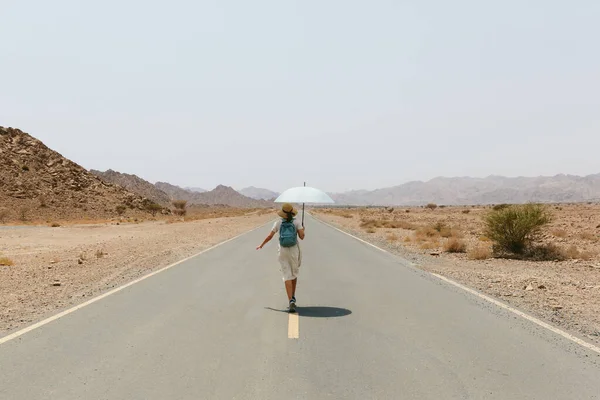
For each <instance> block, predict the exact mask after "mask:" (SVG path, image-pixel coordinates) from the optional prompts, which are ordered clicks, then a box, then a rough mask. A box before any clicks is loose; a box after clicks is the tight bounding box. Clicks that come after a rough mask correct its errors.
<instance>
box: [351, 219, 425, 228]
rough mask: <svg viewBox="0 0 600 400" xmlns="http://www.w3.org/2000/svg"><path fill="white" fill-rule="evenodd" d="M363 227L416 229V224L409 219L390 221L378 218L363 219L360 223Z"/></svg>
mask: <svg viewBox="0 0 600 400" xmlns="http://www.w3.org/2000/svg"><path fill="white" fill-rule="evenodd" d="M360 227H361V228H365V229H368V228H388V229H406V230H414V229H415V226H414V225H413V224H411V223H410V222H408V221H402V220H400V221H390V220H378V219H363V220H362V221H361V223H360Z"/></svg>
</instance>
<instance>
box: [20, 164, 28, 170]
mask: <svg viewBox="0 0 600 400" xmlns="http://www.w3.org/2000/svg"><path fill="white" fill-rule="evenodd" d="M21 169H22V170H23V171H25V172H27V171H29V167H28V166H27V165H23V166H22V167H21Z"/></svg>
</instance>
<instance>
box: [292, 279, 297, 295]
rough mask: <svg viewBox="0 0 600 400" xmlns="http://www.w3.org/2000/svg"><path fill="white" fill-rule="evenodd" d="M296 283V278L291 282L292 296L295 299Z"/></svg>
mask: <svg viewBox="0 0 600 400" xmlns="http://www.w3.org/2000/svg"><path fill="white" fill-rule="evenodd" d="M297 283H298V278H296V279H294V280H293V281H292V296H293V297H296V284H297Z"/></svg>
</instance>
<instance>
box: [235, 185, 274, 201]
mask: <svg viewBox="0 0 600 400" xmlns="http://www.w3.org/2000/svg"><path fill="white" fill-rule="evenodd" d="M239 192H240V193H241V194H243V195H244V196H246V197H250V198H252V199H256V200H273V199H275V198H277V196H279V193H277V192H273V191H272V190H269V189H262V188H256V187H254V186H250V187H247V188H244V189H242V190H239Z"/></svg>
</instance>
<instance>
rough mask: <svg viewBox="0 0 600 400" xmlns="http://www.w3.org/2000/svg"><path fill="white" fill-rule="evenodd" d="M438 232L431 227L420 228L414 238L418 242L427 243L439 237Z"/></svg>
mask: <svg viewBox="0 0 600 400" xmlns="http://www.w3.org/2000/svg"><path fill="white" fill-rule="evenodd" d="M439 234H440V233H439V232H438V231H436V230H435V229H433V228H432V227H430V226H429V227H421V228H419V229H417V230H416V232H415V238H416V239H417V240H418V241H427V240H429V239H431V238H435V237H438V236H439Z"/></svg>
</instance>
